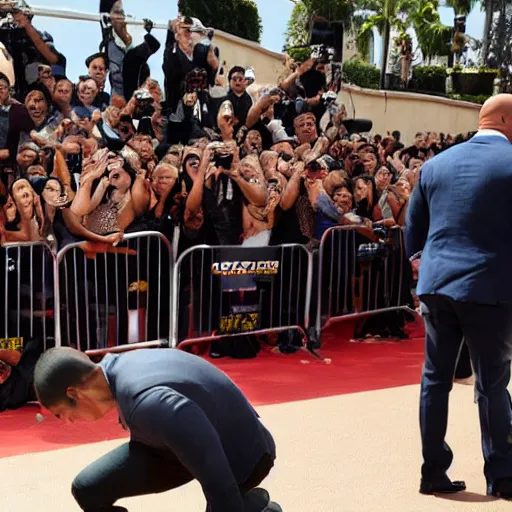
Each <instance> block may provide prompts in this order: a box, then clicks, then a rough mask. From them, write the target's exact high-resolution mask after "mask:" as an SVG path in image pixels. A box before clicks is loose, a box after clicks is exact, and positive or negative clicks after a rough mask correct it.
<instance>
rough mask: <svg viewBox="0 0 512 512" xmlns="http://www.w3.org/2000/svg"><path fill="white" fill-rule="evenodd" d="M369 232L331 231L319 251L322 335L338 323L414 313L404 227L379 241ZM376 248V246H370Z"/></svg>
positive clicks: (318, 317) (319, 324) (319, 323)
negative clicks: (326, 327)
mask: <svg viewBox="0 0 512 512" xmlns="http://www.w3.org/2000/svg"><path fill="white" fill-rule="evenodd" d="M366 233H368V231H367V230H366V232H365V229H364V228H360V227H354V226H337V227H333V228H330V229H328V230H327V231H326V232H325V233H324V235H323V237H322V240H321V243H320V250H319V279H318V292H317V293H318V295H317V315H316V332H317V335H320V332H321V329H322V326H324V327H325V326H326V325H327V324H328V323H329V322H330V321H331V320H332V319H335V318H337V319H339V318H355V317H364V316H369V315H373V314H376V313H385V312H389V311H397V310H405V311H409V312H411V313H413V312H414V309H413V307H411V306H413V302H412V297H411V291H410V283H411V278H412V271H411V265H410V262H409V260H408V259H407V256H406V254H405V244H404V235H403V231H402V229H401V228H393V229H391V230H389V233H388V235H389V236H388V238H387V240H386V241H385V242H384V243H383V244H381V243H375V242H376V240H375V239H373V240H372V239H371V238H369V237H368V235H367V234H366ZM370 244H372V245H370ZM372 251H374V252H372Z"/></svg>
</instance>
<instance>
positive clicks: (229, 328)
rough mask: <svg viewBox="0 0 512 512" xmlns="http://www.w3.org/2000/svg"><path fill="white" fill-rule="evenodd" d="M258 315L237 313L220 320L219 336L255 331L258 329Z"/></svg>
mask: <svg viewBox="0 0 512 512" xmlns="http://www.w3.org/2000/svg"><path fill="white" fill-rule="evenodd" d="M258 319H259V314H258V313H237V314H234V315H227V316H223V317H222V318H221V319H220V332H221V334H231V333H236V332H249V331H255V330H256V329H257V328H258Z"/></svg>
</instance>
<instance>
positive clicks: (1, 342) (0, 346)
mask: <svg viewBox="0 0 512 512" xmlns="http://www.w3.org/2000/svg"><path fill="white" fill-rule="evenodd" d="M0 350H16V351H18V352H22V351H23V338H0Z"/></svg>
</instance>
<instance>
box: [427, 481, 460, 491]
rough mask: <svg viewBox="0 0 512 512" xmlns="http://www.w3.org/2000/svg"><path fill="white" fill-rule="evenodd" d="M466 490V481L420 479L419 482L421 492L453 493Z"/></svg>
mask: <svg viewBox="0 0 512 512" xmlns="http://www.w3.org/2000/svg"><path fill="white" fill-rule="evenodd" d="M465 490H466V482H458V481H455V482H450V480H447V481H446V482H441V483H437V482H429V481H428V480H422V481H421V484H420V493H421V494H436V493H438V494H454V493H456V492H461V491H465Z"/></svg>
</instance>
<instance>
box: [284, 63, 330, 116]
mask: <svg viewBox="0 0 512 512" xmlns="http://www.w3.org/2000/svg"><path fill="white" fill-rule="evenodd" d="M328 63H329V61H328V58H326V57H325V56H320V57H319V58H318V59H313V58H311V59H308V60H306V61H305V62H303V63H302V64H301V65H300V66H299V67H298V68H297V69H296V70H295V71H294V72H293V73H292V74H291V75H289V76H288V77H287V78H285V79H284V80H283V81H282V82H281V83H280V84H279V87H280V88H281V89H284V90H285V91H287V92H288V93H289V94H290V96H291V97H292V98H293V99H295V100H297V99H299V100H300V99H302V100H303V102H300V101H299V102H297V105H298V106H299V105H301V103H302V105H301V106H299V108H298V109H297V110H298V113H303V112H308V111H309V112H312V113H313V114H314V115H315V117H316V120H317V122H320V119H321V117H322V116H323V114H324V113H325V107H324V105H323V103H322V95H323V94H324V92H326V90H327V78H326V72H327V65H328Z"/></svg>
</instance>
